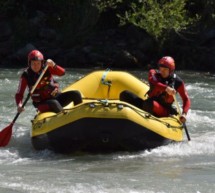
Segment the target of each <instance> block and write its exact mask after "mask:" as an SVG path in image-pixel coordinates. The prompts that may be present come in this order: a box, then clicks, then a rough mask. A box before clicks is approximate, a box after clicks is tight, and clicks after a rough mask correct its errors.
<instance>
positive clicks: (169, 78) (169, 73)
mask: <svg viewBox="0 0 215 193" xmlns="http://www.w3.org/2000/svg"><path fill="white" fill-rule="evenodd" d="M158 68H159V70H158V71H157V70H155V69H151V70H150V71H149V75H148V81H149V84H150V89H149V91H148V93H147V94H148V96H149V97H148V99H147V100H143V99H141V98H140V97H138V96H136V95H135V94H133V93H131V92H130V91H127V90H126V91H123V92H122V93H120V100H122V101H125V102H128V103H131V104H133V105H135V106H137V107H139V108H141V109H143V110H145V111H147V112H149V113H151V114H153V115H155V116H157V117H166V116H169V115H170V114H177V111H176V110H175V108H173V107H172V104H173V102H174V98H173V95H175V94H176V93H177V92H178V93H179V95H180V96H181V98H182V101H183V113H182V115H181V117H180V120H181V122H183V123H184V122H185V121H186V115H187V112H188V110H189V108H190V99H189V96H188V94H187V91H186V88H185V85H184V82H183V80H182V79H181V78H180V77H179V76H178V75H176V74H175V73H174V71H175V61H174V59H173V58H172V57H170V56H165V57H162V58H161V59H160V60H159V61H158Z"/></svg>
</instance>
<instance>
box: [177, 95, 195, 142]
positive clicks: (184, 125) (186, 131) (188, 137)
mask: <svg viewBox="0 0 215 193" xmlns="http://www.w3.org/2000/svg"><path fill="white" fill-rule="evenodd" d="M173 97H174V100H175V104H176V107H177V110H178V112H179V115H180V116H181V115H182V113H181V109H180V107H179V104H178V101H177V99H176V95H173ZM183 127H184V129H185V133H186V135H187V139H188V141H190V140H191V139H190V135H189V133H188V130H187V126H186V123H183Z"/></svg>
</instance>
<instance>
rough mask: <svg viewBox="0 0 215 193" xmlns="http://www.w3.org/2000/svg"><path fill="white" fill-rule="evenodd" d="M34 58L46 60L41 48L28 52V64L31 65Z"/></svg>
mask: <svg viewBox="0 0 215 193" xmlns="http://www.w3.org/2000/svg"><path fill="white" fill-rule="evenodd" d="M32 60H37V61H43V60H44V57H43V54H42V53H41V52H40V51H39V50H32V51H31V52H30V53H29V54H28V65H30V62H31V61H32Z"/></svg>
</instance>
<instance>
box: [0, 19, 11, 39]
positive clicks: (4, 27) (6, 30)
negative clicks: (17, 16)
mask: <svg viewBox="0 0 215 193" xmlns="http://www.w3.org/2000/svg"><path fill="white" fill-rule="evenodd" d="M0 30H1V33H0V42H1V41H3V42H4V41H5V40H7V39H9V38H10V37H11V35H12V29H11V27H10V25H9V23H7V22H1V23H0Z"/></svg>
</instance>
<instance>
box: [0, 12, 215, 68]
mask: <svg viewBox="0 0 215 193" xmlns="http://www.w3.org/2000/svg"><path fill="white" fill-rule="evenodd" d="M107 21H108V19H107V18H106V19H105V20H104V21H102V20H100V21H99V22H98V23H99V25H95V26H94V27H93V28H90V29H88V30H87V32H85V33H82V34H81V35H80V33H81V32H82V31H77V32H76V33H75V35H74V33H71V35H70V34H69V33H68V34H67V36H65V34H63V33H62V31H61V30H60V29H59V28H53V27H52V26H50V25H48V24H47V14H46V13H44V12H42V11H39V10H38V11H36V14H35V15H34V17H30V16H29V18H27V20H26V22H25V26H27V27H23V31H21V32H23V34H24V35H23V34H22V33H21V34H17V26H18V27H20V28H21V27H22V25H21V24H22V23H20V25H17V23H16V25H15V23H14V20H13V19H11V18H6V17H0V29H1V33H0V65H1V66H4V67H19V66H20V67H23V66H25V65H27V54H28V52H29V51H31V50H32V49H39V50H40V51H41V52H43V53H44V55H45V58H52V59H53V60H55V61H56V62H57V63H59V64H61V65H62V66H64V67H72V68H75V67H78V68H82V67H83V68H87V67H101V68H106V67H112V68H113V67H115V68H118V67H119V68H143V69H147V65H148V64H149V63H154V64H155V63H156V61H157V60H158V59H159V58H160V57H161V56H162V55H171V56H173V57H174V58H175V59H176V62H177V64H178V68H179V69H187V70H203V71H215V65H214V64H215V54H214V53H215V28H214V29H213V28H211V29H209V30H206V31H203V32H201V34H199V33H196V34H194V35H189V37H188V38H187V35H185V36H184V35H181V34H178V35H177V34H176V35H175V37H174V38H173V39H171V41H167V42H166V43H165V44H164V45H163V47H162V48H160V47H159V45H158V43H157V42H156V41H155V40H154V39H153V38H152V37H150V35H149V34H147V33H146V32H145V31H144V30H143V29H140V28H138V27H135V26H133V25H126V26H124V27H120V26H119V25H112V24H111V25H109V26H108V25H107V24H105V27H102V22H106V23H107ZM19 33H20V30H19ZM25 34H27V35H26V36H25ZM19 36H20V37H22V38H20V39H19ZM71 39H72V41H71ZM68 42H69V43H68Z"/></svg>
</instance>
